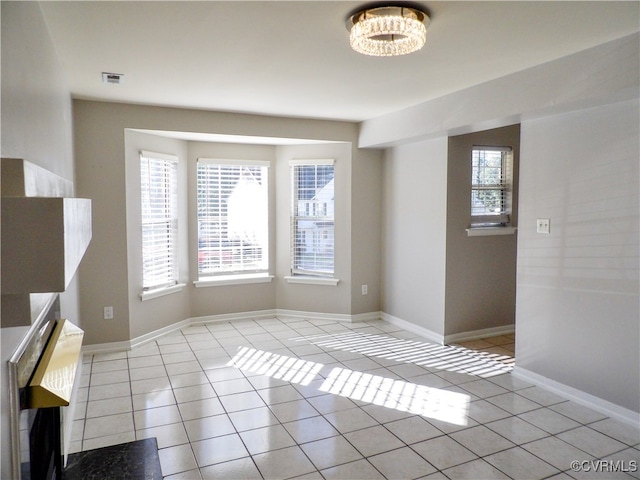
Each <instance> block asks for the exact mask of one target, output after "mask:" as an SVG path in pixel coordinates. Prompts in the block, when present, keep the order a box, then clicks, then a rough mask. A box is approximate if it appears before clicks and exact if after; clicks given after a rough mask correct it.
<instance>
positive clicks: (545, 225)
mask: <svg viewBox="0 0 640 480" xmlns="http://www.w3.org/2000/svg"><path fill="white" fill-rule="evenodd" d="M536 232H537V233H550V232H551V220H550V219H548V218H539V219H538V223H537V226H536Z"/></svg>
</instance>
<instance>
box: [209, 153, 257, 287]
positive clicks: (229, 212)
mask: <svg viewBox="0 0 640 480" xmlns="http://www.w3.org/2000/svg"><path fill="white" fill-rule="evenodd" d="M268 166H269V163H268V162H262V161H248V160H245V161H238V160H213V159H203V158H201V159H199V160H198V172H197V189H198V190H197V191H198V193H197V204H198V207H197V208H198V278H199V280H206V279H207V278H208V279H213V277H216V276H221V275H236V274H250V273H266V272H267V271H268V269H269V196H268Z"/></svg>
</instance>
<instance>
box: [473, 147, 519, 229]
mask: <svg viewBox="0 0 640 480" xmlns="http://www.w3.org/2000/svg"><path fill="white" fill-rule="evenodd" d="M512 163H513V162H512V152H511V148H510V147H474V148H473V150H472V154H471V226H499V225H508V224H509V222H510V215H511V178H512V167H511V165H512Z"/></svg>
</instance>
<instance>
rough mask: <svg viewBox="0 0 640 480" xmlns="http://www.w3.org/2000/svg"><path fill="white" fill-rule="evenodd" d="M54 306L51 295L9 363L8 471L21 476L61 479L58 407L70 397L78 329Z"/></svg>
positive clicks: (33, 479)
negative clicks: (60, 315)
mask: <svg viewBox="0 0 640 480" xmlns="http://www.w3.org/2000/svg"><path fill="white" fill-rule="evenodd" d="M59 310H60V306H59V299H58V296H57V295H54V296H53V297H52V298H51V302H50V303H49V304H48V306H47V309H46V310H45V311H43V312H42V314H41V315H40V316H39V318H38V319H37V321H36V322H35V323H34V324H33V326H32V328H30V329H29V333H28V335H27V336H26V337H25V338H24V340H23V342H22V344H21V345H20V347H19V348H18V350H16V352H15V353H14V356H13V357H12V358H11V360H10V361H9V389H10V392H9V393H10V396H11V398H10V399H11V407H12V412H11V419H12V423H13V425H12V427H13V428H12V442H11V443H12V446H13V457H12V460H13V463H14V468H13V471H14V472H18V471H19V472H20V476H21V478H22V480H45V479H46V480H53V479H61V478H62V466H63V449H62V445H63V431H64V429H63V426H62V417H63V415H62V408H61V407H66V406H68V405H69V404H70V401H71V397H72V393H73V387H74V384H75V377H76V373H77V367H78V365H79V359H80V349H81V346H82V337H83V332H82V330H80V329H79V328H77V327H75V326H74V325H72V324H70V323H69V322H66V321H65V320H63V319H59V318H57V317H58V313H59ZM13 432H16V433H17V434H13Z"/></svg>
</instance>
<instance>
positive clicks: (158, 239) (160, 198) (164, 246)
mask: <svg viewBox="0 0 640 480" xmlns="http://www.w3.org/2000/svg"><path fill="white" fill-rule="evenodd" d="M177 177H178V167H177V163H176V162H175V161H169V160H163V159H157V158H150V157H145V156H141V158H140V189H141V210H142V287H143V289H144V290H149V289H152V288H159V287H164V286H169V285H173V284H175V283H177V279H178V278H177V272H178V268H177V235H178V215H177V211H178V207H177V203H178V197H177Z"/></svg>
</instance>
